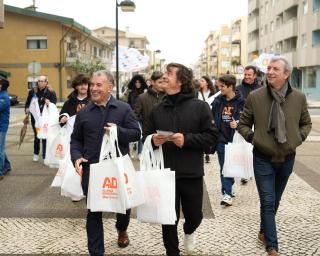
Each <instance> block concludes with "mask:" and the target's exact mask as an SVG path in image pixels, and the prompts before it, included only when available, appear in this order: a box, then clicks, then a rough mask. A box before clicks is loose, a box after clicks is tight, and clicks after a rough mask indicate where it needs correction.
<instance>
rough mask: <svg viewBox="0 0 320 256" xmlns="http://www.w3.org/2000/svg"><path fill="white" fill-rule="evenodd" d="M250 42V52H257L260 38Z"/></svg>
mask: <svg viewBox="0 0 320 256" xmlns="http://www.w3.org/2000/svg"><path fill="white" fill-rule="evenodd" d="M249 41H250V42H248V52H249V53H250V52H255V51H258V50H259V39H258V38H257V39H252V40H249Z"/></svg>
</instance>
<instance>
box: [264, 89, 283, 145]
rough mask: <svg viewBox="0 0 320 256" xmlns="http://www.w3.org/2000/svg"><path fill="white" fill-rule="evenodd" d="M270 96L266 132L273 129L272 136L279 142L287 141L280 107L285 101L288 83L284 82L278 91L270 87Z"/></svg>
mask: <svg viewBox="0 0 320 256" xmlns="http://www.w3.org/2000/svg"><path fill="white" fill-rule="evenodd" d="M270 89H271V90H270V91H271V96H272V98H273V101H272V104H271V109H270V114H269V122H268V132H272V131H274V138H275V139H276V140H277V141H278V142H279V143H281V144H283V143H285V142H286V141H287V137H286V118H285V116H284V113H283V111H282V108H281V103H283V102H285V101H286V98H285V97H286V94H287V90H288V83H286V84H285V85H284V86H283V87H282V88H281V89H280V90H279V91H277V90H275V89H273V88H272V87H270Z"/></svg>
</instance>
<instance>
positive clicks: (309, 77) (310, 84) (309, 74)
mask: <svg viewBox="0 0 320 256" xmlns="http://www.w3.org/2000/svg"><path fill="white" fill-rule="evenodd" d="M303 80H304V87H305V88H316V87H317V83H316V81H317V70H316V68H315V67H308V68H306V72H305V75H304V79H303Z"/></svg>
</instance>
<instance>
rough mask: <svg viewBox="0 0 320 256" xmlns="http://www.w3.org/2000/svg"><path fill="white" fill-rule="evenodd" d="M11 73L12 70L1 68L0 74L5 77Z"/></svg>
mask: <svg viewBox="0 0 320 256" xmlns="http://www.w3.org/2000/svg"><path fill="white" fill-rule="evenodd" d="M10 75H11V74H10V72H7V71H4V70H1V69H0V76H3V77H5V78H7V77H9V76H10Z"/></svg>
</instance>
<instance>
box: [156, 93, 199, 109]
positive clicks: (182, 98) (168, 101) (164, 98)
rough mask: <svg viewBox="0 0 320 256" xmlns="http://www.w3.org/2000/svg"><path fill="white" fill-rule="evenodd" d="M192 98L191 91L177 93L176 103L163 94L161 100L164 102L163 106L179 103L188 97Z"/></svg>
mask: <svg viewBox="0 0 320 256" xmlns="http://www.w3.org/2000/svg"><path fill="white" fill-rule="evenodd" d="M192 98H194V94H193V93H180V94H179V95H178V98H177V101H176V104H173V103H172V102H171V101H170V99H169V97H168V95H165V96H164V97H163V100H162V102H163V104H164V105H165V106H174V105H179V104H180V103H181V102H183V101H186V100H188V99H192Z"/></svg>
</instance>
